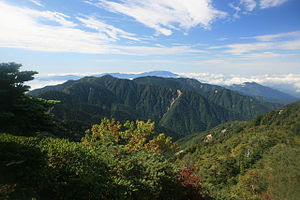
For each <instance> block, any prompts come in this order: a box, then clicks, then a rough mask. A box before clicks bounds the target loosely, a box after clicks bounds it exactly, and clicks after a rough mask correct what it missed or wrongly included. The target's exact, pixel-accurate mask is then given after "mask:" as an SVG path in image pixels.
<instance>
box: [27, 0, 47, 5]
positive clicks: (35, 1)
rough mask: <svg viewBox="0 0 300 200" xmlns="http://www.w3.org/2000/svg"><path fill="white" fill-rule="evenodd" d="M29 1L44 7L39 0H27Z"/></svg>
mask: <svg viewBox="0 0 300 200" xmlns="http://www.w3.org/2000/svg"><path fill="white" fill-rule="evenodd" d="M29 1H30V2H32V3H34V4H35V5H37V6H40V7H44V5H43V4H42V3H41V2H40V1H39V0H29Z"/></svg>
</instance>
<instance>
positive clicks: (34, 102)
mask: <svg viewBox="0 0 300 200" xmlns="http://www.w3.org/2000/svg"><path fill="white" fill-rule="evenodd" d="M21 66H22V65H21V64H17V63H0V97H1V98H0V123H1V126H0V132H10V133H13V134H17V135H34V134H36V133H37V132H43V131H48V130H50V129H51V127H53V120H52V117H51V116H50V115H49V114H48V111H49V109H50V108H51V106H52V105H53V103H54V102H53V101H46V100H42V99H37V98H34V97H31V96H29V95H26V94H25V93H26V92H27V91H28V90H29V88H30V87H29V86H27V85H24V82H26V81H30V80H33V76H34V75H35V74H37V72H35V71H19V69H20V67H21Z"/></svg>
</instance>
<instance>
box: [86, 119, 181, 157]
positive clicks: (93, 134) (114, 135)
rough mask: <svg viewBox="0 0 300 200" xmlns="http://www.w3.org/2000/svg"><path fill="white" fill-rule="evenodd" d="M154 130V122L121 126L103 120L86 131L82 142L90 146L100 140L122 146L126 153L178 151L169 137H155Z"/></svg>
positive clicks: (128, 123)
mask: <svg viewBox="0 0 300 200" xmlns="http://www.w3.org/2000/svg"><path fill="white" fill-rule="evenodd" d="M154 128H155V127H154V122H150V121H147V122H143V121H138V120H137V121H135V122H130V121H127V122H125V123H124V124H121V123H120V122H118V121H115V120H114V119H113V120H109V119H106V118H105V119H103V120H102V121H101V123H100V124H95V125H93V126H92V128H91V129H89V130H87V131H86V133H87V134H86V135H85V137H83V138H82V142H83V143H85V144H91V143H93V142H96V141H98V140H102V141H105V142H109V143H112V144H114V145H123V146H124V149H125V150H126V151H128V152H132V151H140V150H147V151H152V152H155V153H158V154H162V153H168V152H170V153H174V152H175V151H176V150H178V146H177V145H176V144H174V143H173V142H172V138H171V137H166V136H165V135H164V134H163V133H161V134H159V135H157V136H155V132H154ZM151 137H152V138H151Z"/></svg>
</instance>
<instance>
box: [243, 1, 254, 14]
mask: <svg viewBox="0 0 300 200" xmlns="http://www.w3.org/2000/svg"><path fill="white" fill-rule="evenodd" d="M240 4H242V5H243V6H244V7H245V9H246V10H247V11H252V10H254V8H255V7H256V1H255V0H241V1H240Z"/></svg>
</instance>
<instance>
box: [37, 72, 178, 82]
mask: <svg viewBox="0 0 300 200" xmlns="http://www.w3.org/2000/svg"><path fill="white" fill-rule="evenodd" d="M105 75H111V76H113V77H116V78H121V79H134V78H139V77H144V76H158V77H166V78H179V77H182V76H180V75H178V74H174V73H172V72H169V71H151V72H143V73H139V74H132V73H103V74H94V75H90V76H95V77H102V76H105ZM83 77H84V76H78V75H64V76H43V77H37V78H36V80H39V81H61V80H63V81H67V80H78V79H80V78H83Z"/></svg>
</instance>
